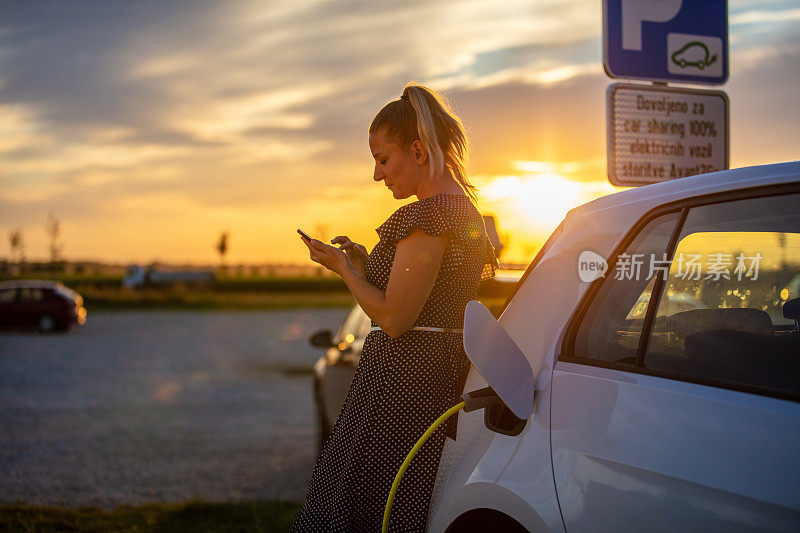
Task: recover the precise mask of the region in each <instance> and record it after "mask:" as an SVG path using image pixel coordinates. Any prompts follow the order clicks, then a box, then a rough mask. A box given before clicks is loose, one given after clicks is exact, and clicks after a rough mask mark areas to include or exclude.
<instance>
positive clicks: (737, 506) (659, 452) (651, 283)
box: [411, 162, 800, 533]
mask: <svg viewBox="0 0 800 533" xmlns="http://www.w3.org/2000/svg"><path fill="white" fill-rule="evenodd" d="M799 273H800V163H798V162H792V163H783V164H776V165H768V166H759V167H750V168H742V169H737V170H730V171H723V172H716V173H713V174H706V175H700V176H695V177H690V178H682V179H678V180H674V181H671V182H666V183H660V184H655V185H648V186H645V187H639V188H636V189H631V190H627V191H624V192H620V193H617V194H613V195H610V196H606V197H603V198H599V199H597V200H594V201H592V202H589V203H587V204H584V205H582V206H580V207H578V208H576V209H573V210H572V211H570V213H569V214H568V215H567V217H566V218H565V219H564V221H563V222H562V224H561V225H560V226H559V227H558V229H556V231H555V232H554V233H553V235H552V236H551V237H550V239H549V240H548V242H547V243H546V244H545V246H544V248H543V249H542V251H540V253H539V255H538V256H537V258H536V259H535V260H534V262H533V263H532V264H531V266H530V268H529V269H528V271H527V272H526V274H525V276H524V277H523V278H522V280H521V281H520V283H519V284H518V286H517V291H516V293H515V294H514V296H512V298H511V299H510V301H509V303H508V304H507V306H506V308H505V310H504V311H503V312H502V314H501V316H500V318H499V319H498V321H497V322H496V323H495V325H497V323H499V327H500V328H501V330H504V331H505V334H507V336H510V338H511V339H513V341H514V344H516V345H517V346H518V347H519V351H520V352H521V354H522V355H524V358H525V359H526V360H527V363H528V364H529V365H530V367H531V369H532V371H533V376H534V378H533V380H534V382H535V387H534V389H535V395H534V400H533V403H532V408H531V409H530V410H531V411H532V412H531V413H530V416H529V417H527V418H525V417H517V416H515V415H514V413H512V412H511V411H510V410H509V408H508V407H506V406H504V405H502V404H501V405H497V406H494V407H492V408H489V409H486V410H483V411H474V412H471V413H465V412H461V413H459V414H458V417H459V422H458V436H457V439H456V440H455V441H453V440H450V439H447V441H446V443H445V448H444V452H443V455H442V460H441V464H440V468H439V474H438V477H437V481H436V486H435V488H434V494H433V499H432V501H431V506H430V509H429V517H428V526H429V530H430V531H433V532H441V531H448V532H457V531H475V530H487V531H489V530H491V531H515V530H517V531H523V530H528V531H535V532H540V531H561V532H563V531H571V532H581V533H584V532H593V531H604V532H605V531H614V532H618V531H635V532H641V531H648V532H649V531H670V532H674V531H743V530H747V531H754V530H759V531H760V530H769V531H798V530H800V403H799V402H800V332H799V331H798V329H799V327H798V322H797V318H798V311H797V308H798V300H797V298H798V296H800V295H798V294H797V291H798V285H797V284H796V283H793V282H792V280H794V279H797V278H796V276H797V275H798V274H799ZM487 316H488V313H487ZM466 338H467V334H466V333H465V339H466ZM467 351H468V353H470V350H469V347H468V350H467ZM496 355H498V356H499V355H501V354H496ZM520 357H521V356H520ZM491 379H492V378H491V377H490V378H489V380H490V381H491ZM486 385H487V382H486V381H485V380H484V379H483V377H482V376H481V375H480V374H479V373H478V372H477V371H476V370H475V369H474V368H473V369H472V370H471V372H470V376H469V378H468V380H467V385H466V388H465V390H466V391H470V390H474V389H480V388H482V387H485V386H486ZM489 385H492V386H494V384H492V383H491V382H490V383H489ZM495 389H497V387H495ZM498 392H499V391H498ZM509 405H510V404H509ZM515 412H519V411H518V409H517V410H516V411H515ZM523 414H525V415H527V413H523ZM411 468H413V463H412V466H411Z"/></svg>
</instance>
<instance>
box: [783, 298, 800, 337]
mask: <svg viewBox="0 0 800 533" xmlns="http://www.w3.org/2000/svg"><path fill="white" fill-rule="evenodd" d="M783 318H790V319H792V320H794V325H795V327H796V328H797V330H798V331H800V298H793V299H791V300H789V301H788V302H786V303H785V304H783Z"/></svg>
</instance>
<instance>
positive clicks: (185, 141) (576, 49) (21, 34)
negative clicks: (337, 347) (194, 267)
mask: <svg viewBox="0 0 800 533" xmlns="http://www.w3.org/2000/svg"><path fill="white" fill-rule="evenodd" d="M729 24H730V51H731V55H730V72H731V74H730V79H729V81H728V83H727V84H726V85H724V86H722V87H721V88H722V90H724V91H726V92H727V93H728V95H729V97H730V102H731V167H741V166H747V165H753V164H762V163H772V162H779V161H788V160H793V159H797V158H798V154H799V153H800V89H798V88H799V87H800V4H798V2H797V0H793V1H769V0H730V1H729ZM409 81H418V82H421V83H424V84H427V85H430V86H431V87H434V88H436V89H439V90H442V91H444V92H445V93H446V94H447V95H448V96H449V97H450V98H451V99H452V101H453V102H454V104H455V107H456V108H457V110H458V112H459V113H460V114H461V116H462V118H463V121H464V123H465V125H466V126H467V128H468V130H469V133H470V136H471V140H472V143H473V156H472V160H471V164H470V166H469V171H470V175H471V177H472V179H473V181H474V182H475V184H476V185H478V186H479V187H480V188H481V192H480V200H481V210H482V211H483V212H484V214H494V215H495V216H496V218H497V224H498V227H499V229H500V232H501V233H502V234H506V235H508V236H509V238H510V246H509V249H508V251H507V253H506V254H505V256H504V259H506V260H510V261H529V260H530V259H531V258H532V256H533V255H532V254H533V253H535V251H536V249H537V247H538V245H539V244H540V243H541V241H542V240H543V239H545V238H546V237H547V235H548V234H549V233H550V231H552V229H553V228H554V227H555V226H556V225H557V224H558V222H559V221H560V219H561V218H562V217H563V216H564V214H565V213H566V211H567V210H568V209H570V208H571V207H574V206H575V205H578V204H580V203H583V202H585V201H588V200H590V199H592V198H595V197H597V196H599V195H603V194H608V193H610V192H613V191H614V188H613V187H611V186H610V185H609V184H608V180H607V178H606V171H605V165H606V161H605V153H606V146H605V130H606V104H605V95H606V88H607V86H608V85H609V84H610V83H612V81H613V80H611V79H610V78H608V77H607V76H606V75H605V74H604V72H603V66H602V16H601V1H600V0H574V1H568V0H547V1H542V0H527V1H516V0H505V1H503V2H489V1H470V0H455V1H431V0H425V1H404V2H375V1H365V2H352V1H338V0H337V1H334V0H325V1H299V0H290V1H284V0H273V1H269V0H266V1H265V0H259V1H254V0H226V1H213V2H212V1H208V2H204V1H197V0H180V1H175V0H171V1H166V2H162V1H137V2H133V1H131V2H123V1H113V0H104V1H93V2H90V1H69V2H56V1H52V2H47V1H41V2H38V1H37V2H30V1H26V0H19V1H8V0H0V233H1V234H2V235H1V237H2V240H0V259H1V258H3V257H8V258H10V256H11V248H10V245H9V239H8V234H9V233H10V232H11V231H13V230H15V229H18V228H19V229H21V230H22V232H23V235H24V241H25V250H26V256H27V257H28V258H29V259H45V258H47V254H48V240H47V236H46V232H45V224H46V220H47V216H48V213H52V214H53V215H55V216H56V217H57V218H58V219H59V220H60V222H61V226H62V241H63V244H64V255H65V257H66V259H68V260H77V259H96V260H104V261H111V262H123V263H126V262H136V263H147V262H150V261H154V260H159V261H163V262H176V263H177V262H194V263H214V262H216V261H217V255H216V252H215V250H214V248H215V244H216V242H217V240H218V238H219V235H220V233H221V232H222V231H228V232H230V252H229V254H228V261H229V262H230V263H238V262H246V263H265V262H293V263H303V262H307V261H308V259H307V253H306V250H305V247H304V246H303V245H302V244H301V243H300V241H299V239H298V237H297V234H296V233H295V229H296V228H298V227H300V228H303V229H304V230H305V231H307V232H309V233H311V234H312V235H314V236H322V234H323V233H324V232H327V233H328V236H329V237H330V236H333V235H338V234H347V235H349V236H350V237H351V238H352V239H354V240H356V241H360V242H363V243H364V244H365V245H367V246H368V247H371V246H373V245H374V244H375V242H377V234H376V233H375V231H374V228H376V227H377V226H378V225H380V223H381V222H383V220H385V218H386V217H388V216H389V215H390V214H391V213H392V212H393V211H394V210H395V209H396V208H397V207H399V206H400V205H401V204H400V203H399V202H397V201H396V200H394V199H393V198H392V196H391V193H390V192H389V191H388V190H387V189H386V188H385V187H384V186H383V185H382V184H376V183H374V182H373V181H372V169H373V160H372V157H371V154H370V152H369V147H368V145H367V127H368V126H369V123H370V121H371V120H372V118H373V116H374V115H375V113H376V112H377V111H378V109H380V107H381V106H382V105H383V104H385V103H386V102H388V101H390V100H392V99H396V98H398V97H399V96H400V94H401V92H402V89H403V87H404V85H405V84H406V83H407V82H409Z"/></svg>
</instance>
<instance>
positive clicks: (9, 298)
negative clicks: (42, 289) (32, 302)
mask: <svg viewBox="0 0 800 533" xmlns="http://www.w3.org/2000/svg"><path fill="white" fill-rule="evenodd" d="M16 295H17V289H3V290H0V303H1V304H9V303H12V302H13V301H14V298H15V297H16Z"/></svg>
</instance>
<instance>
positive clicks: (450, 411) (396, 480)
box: [382, 402, 466, 533]
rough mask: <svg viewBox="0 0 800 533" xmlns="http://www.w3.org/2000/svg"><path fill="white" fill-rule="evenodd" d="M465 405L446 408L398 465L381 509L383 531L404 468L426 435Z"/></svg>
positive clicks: (423, 441)
mask: <svg viewBox="0 0 800 533" xmlns="http://www.w3.org/2000/svg"><path fill="white" fill-rule="evenodd" d="M465 405H466V403H465V402H461V403H459V404H457V405H454V406H453V407H451V408H450V409H448V410H447V411H446V412H445V413H444V414H443V415H442V416H440V417H439V418H437V419H436V422H434V423H433V424H431V427H429V428H428V431H426V432H425V433H423V435H422V436H421V437H420V438H419V440H418V441H417V443H416V444H415V445H414V447H413V448H411V452H410V453H409V454H408V456H407V457H406V460H405V461H403V464H402V465H401V466H400V470H398V471H397V475H396V476H394V483H392V490H390V491H389V498H388V499H387V500H386V509H384V511H383V528H382V531H383V533H388V531H389V513H391V512H392V502H394V497H395V495H396V494H397V488H398V487H399V486H400V479H402V477H403V474H405V473H406V469H408V465H410V464H411V460H412V459H413V458H414V456H415V455H417V452H418V451H419V449H420V448H422V445H423V444H425V441H426V440H428V437H430V436H431V435H432V434H433V432H434V431H436V428H438V427H439V426H441V425H442V424H443V423H444V421H445V420H447V419H448V418H450V417H451V416H453V415H454V414H456V413H457V412H459V411H460V410H461V409H463V408H464V406H465Z"/></svg>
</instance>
